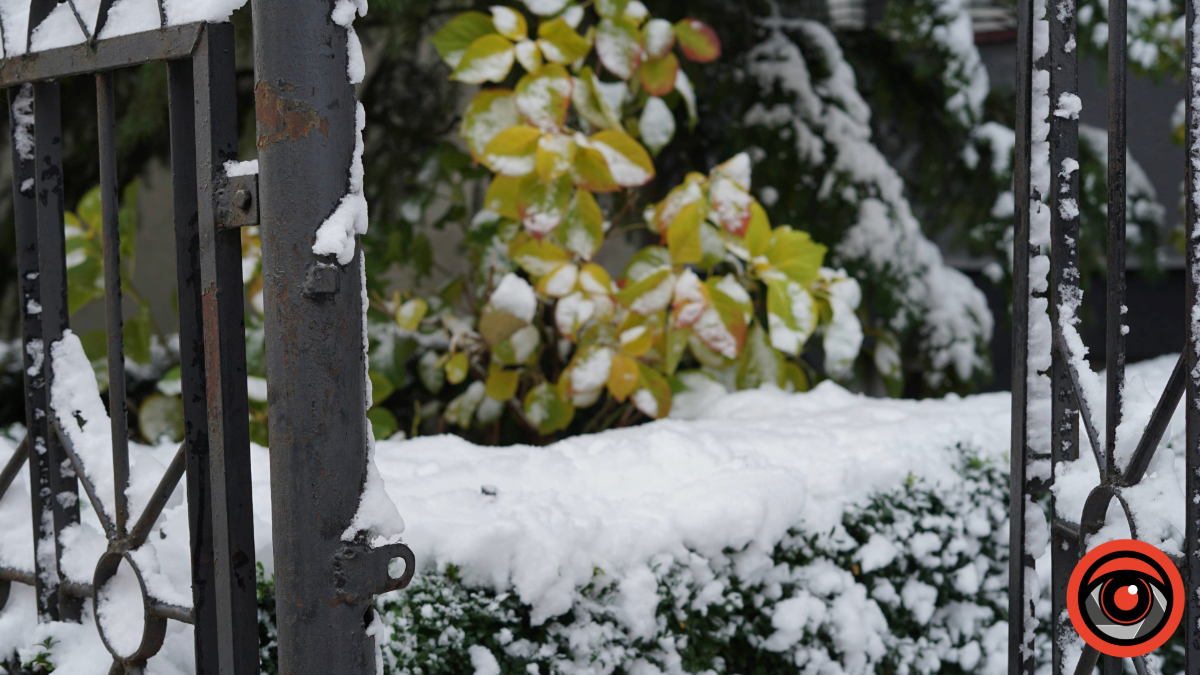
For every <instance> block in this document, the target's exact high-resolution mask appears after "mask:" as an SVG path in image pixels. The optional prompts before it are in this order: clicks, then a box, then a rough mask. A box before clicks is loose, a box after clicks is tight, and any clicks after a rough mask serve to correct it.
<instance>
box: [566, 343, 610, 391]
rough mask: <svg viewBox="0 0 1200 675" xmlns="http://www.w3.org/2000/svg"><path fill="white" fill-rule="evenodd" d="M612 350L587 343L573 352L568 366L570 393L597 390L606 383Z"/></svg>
mask: <svg viewBox="0 0 1200 675" xmlns="http://www.w3.org/2000/svg"><path fill="white" fill-rule="evenodd" d="M613 356H614V352H613V350H612V348H610V347H604V346H600V345H589V346H587V347H583V348H581V349H580V350H579V351H578V352H576V353H575V358H573V359H571V365H570V366H569V367H568V369H567V370H568V372H569V373H570V385H571V393H572V394H582V393H586V392H592V391H599V390H600V389H603V388H604V386H605V384H607V383H608V376H609V373H610V372H611V370H612V362H613Z"/></svg>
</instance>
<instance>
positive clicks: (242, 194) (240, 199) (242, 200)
mask: <svg viewBox="0 0 1200 675" xmlns="http://www.w3.org/2000/svg"><path fill="white" fill-rule="evenodd" d="M253 201H254V198H253V197H251V195H250V191H249V190H238V191H237V192H235V193H233V205H234V206H236V207H237V208H238V209H239V210H241V211H248V210H250V204H251V203H252V202H253Z"/></svg>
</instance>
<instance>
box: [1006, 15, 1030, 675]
mask: <svg viewBox="0 0 1200 675" xmlns="http://www.w3.org/2000/svg"><path fill="white" fill-rule="evenodd" d="M1032 29H1033V0H1018V3H1017V82H1016V90H1017V91H1016V94H1017V128H1016V146H1015V149H1014V159H1013V162H1014V164H1013V181H1014V191H1015V195H1014V204H1015V209H1016V213H1015V215H1014V218H1013V230H1014V231H1013V329H1012V354H1013V382H1012V430H1011V433H1012V447H1011V451H1010V462H1011V470H1010V483H1009V528H1010V529H1009V543H1008V546H1009V559H1008V560H1009V562H1008V578H1009V584H1008V645H1009V659H1008V672H1009V673H1010V675H1020V674H1021V673H1028V674H1030V675H1032V673H1033V666H1034V663H1033V644H1032V641H1027V640H1026V636H1025V633H1026V619H1027V618H1029V617H1031V616H1032V614H1033V608H1032V603H1031V602H1030V600H1029V599H1028V598H1027V594H1028V592H1029V591H1030V590H1031V589H1029V588H1028V587H1027V586H1028V580H1027V574H1026V572H1027V571H1028V570H1030V569H1032V567H1033V560H1032V559H1029V557H1028V556H1027V555H1026V546H1025V501H1026V494H1025V486H1026V480H1025V478H1026V476H1025V473H1026V472H1025V464H1026V450H1027V445H1028V444H1027V442H1026V431H1027V429H1026V425H1027V421H1026V405H1027V403H1028V395H1027V383H1028V370H1029V226H1030V213H1029V204H1030V195H1029V193H1030V175H1029V174H1030V165H1029V161H1030V136H1031V134H1032V124H1033V116H1032V111H1031V103H1032V95H1033V88H1032V79H1033V30H1032Z"/></svg>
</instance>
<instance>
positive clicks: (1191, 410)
mask: <svg viewBox="0 0 1200 675" xmlns="http://www.w3.org/2000/svg"><path fill="white" fill-rule="evenodd" d="M1198 14H1200V5H1198V4H1197V0H1187V39H1185V40H1184V42H1185V43H1186V44H1187V68H1186V70H1187V95H1186V96H1184V100H1185V101H1187V125H1186V129H1185V135H1186V140H1185V142H1184V145H1185V147H1186V152H1187V159H1186V162H1185V169H1184V171H1185V174H1184V175H1185V180H1186V182H1187V189H1186V190H1184V194H1185V195H1187V198H1186V200H1185V203H1186V206H1185V215H1184V219H1185V221H1186V225H1185V227H1186V228H1187V233H1186V240H1187V246H1185V247H1184V248H1185V256H1186V265H1187V270H1188V274H1186V275H1185V277H1186V280H1185V294H1186V295H1185V298H1186V299H1185V303H1186V306H1185V308H1184V309H1185V312H1186V314H1185V316H1186V317H1187V321H1186V322H1185V332H1186V335H1187V340H1186V345H1187V346H1186V347H1185V348H1184V355H1185V357H1186V358H1187V374H1188V377H1187V389H1186V401H1185V403H1184V410H1185V411H1186V412H1185V418H1184V419H1185V421H1186V422H1185V423H1186V448H1187V449H1186V453H1185V460H1186V464H1187V471H1186V472H1185V473H1186V474H1187V477H1186V479H1185V480H1186V482H1185V489H1186V492H1187V495H1186V497H1187V498H1186V499H1184V504H1185V508H1186V518H1185V519H1184V522H1186V523H1187V527H1186V531H1185V533H1184V546H1185V549H1186V550H1185V555H1184V559H1185V560H1186V561H1187V562H1186V563H1185V565H1184V570H1183V583H1184V596H1185V597H1186V598H1189V599H1193V598H1196V597H1200V323H1198V322H1197V318H1196V312H1197V311H1200V194H1198V193H1197V190H1200V68H1197V65H1196V59H1197V58H1200V54H1197V53H1196V48H1197V45H1196V40H1197V39H1198V38H1200V20H1198V19H1200V16H1198ZM1183 607H1184V609H1183V613H1184V617H1183V636H1184V648H1185V652H1184V658H1185V668H1184V672H1188V673H1196V672H1200V603H1197V602H1185V603H1184V605H1183Z"/></svg>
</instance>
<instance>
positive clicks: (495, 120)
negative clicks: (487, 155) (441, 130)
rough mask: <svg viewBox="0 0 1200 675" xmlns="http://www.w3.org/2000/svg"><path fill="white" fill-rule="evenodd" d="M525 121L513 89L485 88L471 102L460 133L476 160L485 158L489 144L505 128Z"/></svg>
mask: <svg viewBox="0 0 1200 675" xmlns="http://www.w3.org/2000/svg"><path fill="white" fill-rule="evenodd" d="M520 123H521V118H520V116H519V115H517V106H516V99H515V97H514V96H513V93H512V90H511V89H484V90H483V91H481V92H479V93H478V94H475V98H473V99H471V103H470V104H469V105H467V110H466V113H465V114H464V116H463V123H462V127H461V128H460V130H459V133H460V134H461V135H462V137H463V139H465V140H466V141H467V149H468V150H470V151H471V157H472V158H474V159H475V161H482V160H483V155H484V151H485V149H486V148H487V146H488V143H491V142H492V139H493V138H495V137H496V134H498V133H500V132H501V131H503V130H504V129H508V128H509V127H513V126H516V125H518V124H520Z"/></svg>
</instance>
